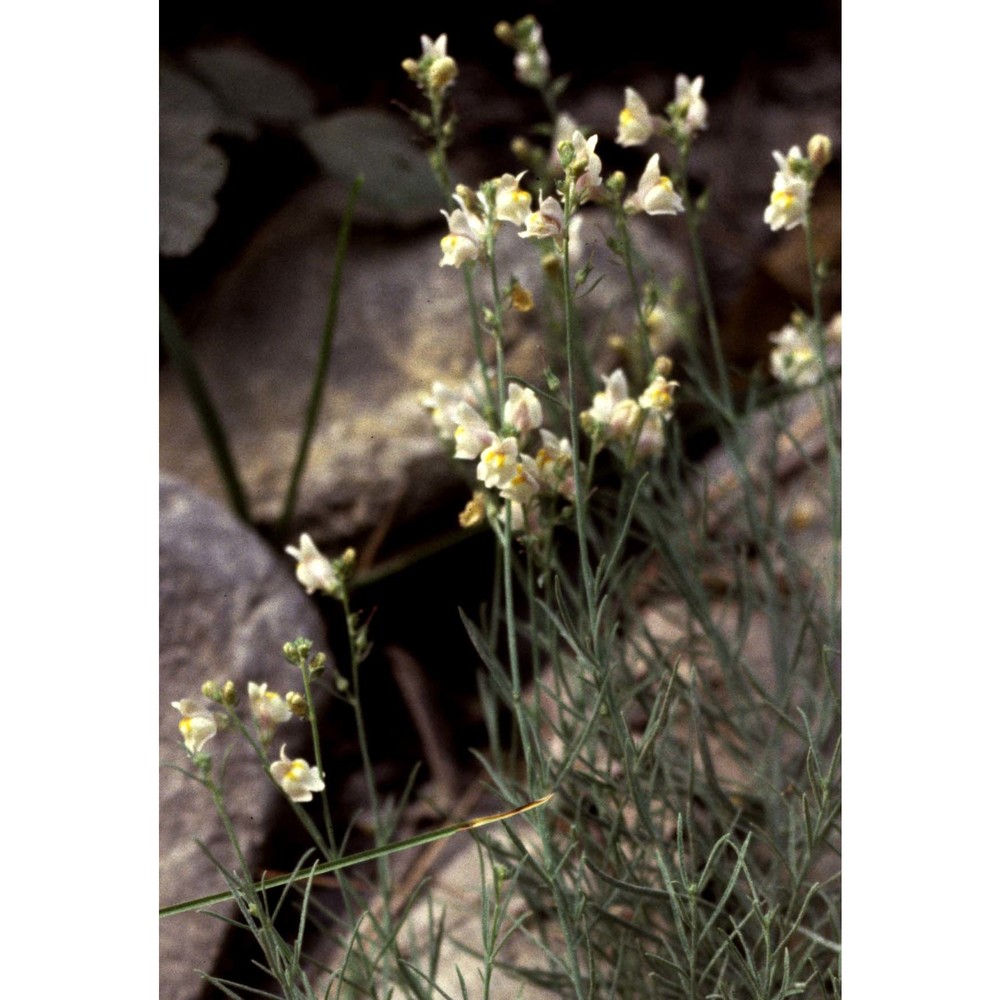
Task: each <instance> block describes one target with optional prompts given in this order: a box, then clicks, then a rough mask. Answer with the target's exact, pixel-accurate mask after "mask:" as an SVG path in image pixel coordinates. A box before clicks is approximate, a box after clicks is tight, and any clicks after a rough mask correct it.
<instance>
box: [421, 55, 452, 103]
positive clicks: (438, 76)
mask: <svg viewBox="0 0 1000 1000" xmlns="http://www.w3.org/2000/svg"><path fill="white" fill-rule="evenodd" d="M456 76H458V64H457V63H456V62H455V60H454V59H452V58H451V56H441V57H440V58H439V59H435V60H434V62H432V63H431V68H430V69H429V70H428V71H427V81H428V83H429V84H430V88H431V91H432V93H435V94H441V93H443V92H444V91H445V89H446V88H447V87H448V86H449V84H451V83H452V81H453V80H454V79H455V77H456Z"/></svg>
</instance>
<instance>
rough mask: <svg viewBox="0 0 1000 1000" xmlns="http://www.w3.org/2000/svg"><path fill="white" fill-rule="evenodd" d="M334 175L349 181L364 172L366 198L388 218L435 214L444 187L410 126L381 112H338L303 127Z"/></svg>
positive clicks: (414, 219) (404, 220) (412, 219)
mask: <svg viewBox="0 0 1000 1000" xmlns="http://www.w3.org/2000/svg"><path fill="white" fill-rule="evenodd" d="M299 135H300V136H301V138H302V141H303V142H304V143H305V144H306V146H307V147H308V149H309V151H310V152H311V153H312V154H313V156H314V157H316V159H317V160H318V161H319V163H320V165H321V166H322V168H323V170H324V171H325V172H326V173H327V174H329V175H330V176H332V177H335V178H337V179H338V180H341V181H343V182H344V183H350V182H351V181H352V180H354V178H355V177H356V176H357V174H359V173H361V174H364V178H365V186H364V190H363V191H362V195H361V198H362V201H366V202H367V203H368V204H369V205H370V206H372V207H373V208H375V209H377V210H378V211H379V213H381V214H382V216H383V217H384V218H385V219H386V220H387V221H390V222H396V223H401V224H404V225H414V224H417V223H420V222H425V221H430V220H431V219H434V218H437V216H438V213H439V212H440V210H441V207H442V206H441V192H440V190H439V188H438V186H437V182H436V181H435V179H434V174H433V173H432V172H431V168H430V164H429V163H428V162H427V157H426V156H425V155H424V153H422V152H421V151H420V150H419V149H417V147H416V146H415V145H414V143H413V137H412V133H411V129H410V128H409V126H408V125H406V124H404V123H403V122H402V121H400V120H399V119H398V118H394V117H393V116H392V115H389V114H385V113H383V112H379V111H340V112H338V113H337V114H333V115H329V116H328V117H326V118H321V119H319V120H317V121H313V122H308V123H306V124H305V125H303V126H302V127H301V128H300V130H299Z"/></svg>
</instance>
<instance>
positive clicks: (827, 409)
mask: <svg viewBox="0 0 1000 1000" xmlns="http://www.w3.org/2000/svg"><path fill="white" fill-rule="evenodd" d="M803 228H804V229H805V234H806V256H807V258H808V261H809V285H810V289H811V291H812V305H813V322H812V329H813V341H814V350H815V351H816V353H817V355H818V357H819V364H820V371H821V372H822V374H823V380H822V381H823V384H822V391H821V392H820V406H821V408H822V413H823V429H824V431H825V432H826V447H827V454H828V455H829V460H830V521H831V529H832V535H833V566H832V581H831V593H830V602H831V607H832V608H833V609H836V605H837V601H838V599H839V597H838V595H839V593H840V543H841V524H840V520H841V515H840V502H841V501H840V485H841V476H840V444H839V441H838V434H837V425H836V416H835V413H834V405H833V402H832V401H831V397H832V396H833V394H834V393H835V387H834V382H833V379H832V378H831V376H830V368H829V365H828V364H827V360H826V328H825V327H824V325H823V311H822V305H821V303H820V278H819V271H818V269H817V266H816V251H815V246H814V243H813V231H812V213H811V212H810V211H809V209H808V208H807V209H806V215H805V219H804V220H803ZM838 618H839V615H837V614H836V612H835V611H834V614H833V615H832V620H831V625H832V627H833V630H834V637H833V638H834V640H835V641H836V633H837V632H838V631H839V624H838Z"/></svg>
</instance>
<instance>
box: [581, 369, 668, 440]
mask: <svg viewBox="0 0 1000 1000" xmlns="http://www.w3.org/2000/svg"><path fill="white" fill-rule="evenodd" d="M669 373H670V362H669V359H667V358H658V359H657V363H656V368H655V370H654V375H653V378H652V379H651V380H650V383H649V385H648V386H646V388H645V389H644V390H643V392H642V394H641V395H640V396H639V398H638V399H637V400H636V399H633V398H632V397H631V396H630V395H629V388H628V379H627V378H626V377H625V372H624V371H622V369H621V368H617V369H615V371H613V372H612V373H611V374H610V375H605V376H603V378H604V389H603V390H602V391H601V392H598V393H597V394H596V395H595V396H594V401H593V403H592V405H591V408H590V409H589V410H584V411H583V413H581V414H580V424H581V426H582V427H583V429H584V431H585V432H586V433H587V435H588V436H589V437H590V438H591V439H592V440H593V442H594V447H595V448H598V449H600V448H602V447H604V445H606V444H610V443H612V442H617V443H619V444H621V445H624V446H625V447H626V449H628V454H629V456H630V457H635V458H655V457H656V456H658V455H660V454H661V453H662V451H663V446H664V443H665V441H664V434H663V424H664V421H666V420H669V419H670V418H671V417H672V416H673V410H674V390H675V389H676V388H677V386H678V383H677V382H668V381H667V378H666V376H667V375H668V374H669Z"/></svg>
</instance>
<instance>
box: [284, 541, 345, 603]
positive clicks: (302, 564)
mask: <svg viewBox="0 0 1000 1000" xmlns="http://www.w3.org/2000/svg"><path fill="white" fill-rule="evenodd" d="M285 551H286V552H287V553H288V554H289V555H290V556H291V557H292V558H293V559H297V560H298V566H296V567H295V576H296V578H297V579H298V581H299V583H301V584H302V586H303V587H305V588H306V593H307V594H311V593H313V591H315V590H322V591H325V592H326V593H333V592H334V591H336V590H337V588H338V587H339V586H340V580H339V578H338V577H337V572H336V570H334V568H333V563H331V562H330V560H329V559H327V557H326V556H325V555H323V553H322V552H320V550H319V549H317V548H316V544H315V542H313V540H312V539H311V538H310V537H309V536H308V535H306V534H303V535H301V536H300V538H299V547H298V548H295V547H294V546H293V545H287V546H285Z"/></svg>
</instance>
